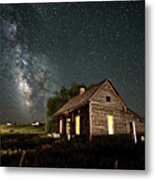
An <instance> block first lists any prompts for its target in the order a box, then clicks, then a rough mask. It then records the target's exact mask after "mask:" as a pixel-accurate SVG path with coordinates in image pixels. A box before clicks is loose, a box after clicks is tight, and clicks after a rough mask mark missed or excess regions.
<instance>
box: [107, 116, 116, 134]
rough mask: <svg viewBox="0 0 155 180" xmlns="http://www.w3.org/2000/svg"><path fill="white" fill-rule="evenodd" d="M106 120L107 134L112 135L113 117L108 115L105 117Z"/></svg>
mask: <svg viewBox="0 0 155 180" xmlns="http://www.w3.org/2000/svg"><path fill="white" fill-rule="evenodd" d="M107 120H108V134H109V135H113V134H114V120H113V116H111V115H108V116H107Z"/></svg>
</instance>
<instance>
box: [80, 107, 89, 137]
mask: <svg viewBox="0 0 155 180" xmlns="http://www.w3.org/2000/svg"><path fill="white" fill-rule="evenodd" d="M80 123H81V124H80V125H81V126H80V128H81V135H82V136H89V105H86V106H84V107H82V108H81V109H80Z"/></svg>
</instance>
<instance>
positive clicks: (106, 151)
mask: <svg viewBox="0 0 155 180" xmlns="http://www.w3.org/2000/svg"><path fill="white" fill-rule="evenodd" d="M1 140H2V150H3V151H5V150H6V151H7V152H6V153H5V154H4V153H3V154H2V156H1V165H2V166H12V167H15V166H17V167H18V166H23V167H55V168H95V169H96V168H97V169H98V168H99V169H114V168H116V169H139V170H143V169H145V148H144V145H145V144H144V143H139V144H136V145H134V144H132V143H127V142H126V143H122V144H113V143H112V142H111V141H109V142H106V143H105V142H102V141H101V142H99V141H98V142H96V141H95V142H91V143H90V142H85V143H82V142H80V141H79V142H77V141H71V142H68V141H66V140H62V139H61V140H52V139H51V138H48V137H42V136H40V135H34V134H33V135H32V134H31V135H11V134H10V135H2V138H1ZM9 152H13V153H9ZM24 152H25V153H24ZM22 157H23V160H22ZM20 162H22V163H20ZM116 162H117V163H116Z"/></svg>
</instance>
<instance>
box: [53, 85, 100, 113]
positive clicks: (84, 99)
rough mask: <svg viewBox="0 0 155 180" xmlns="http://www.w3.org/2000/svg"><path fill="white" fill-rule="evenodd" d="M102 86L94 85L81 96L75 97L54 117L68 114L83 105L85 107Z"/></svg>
mask: <svg viewBox="0 0 155 180" xmlns="http://www.w3.org/2000/svg"><path fill="white" fill-rule="evenodd" d="M101 85H102V83H100V84H98V85H95V86H94V87H92V88H91V89H89V90H87V91H86V92H84V93H83V94H81V95H78V96H75V97H73V98H72V99H70V100H69V101H68V102H67V103H65V104H64V105H63V106H62V107H61V108H60V109H59V110H58V111H57V112H56V113H55V115H56V116H58V115H60V114H63V113H65V112H70V111H72V110H74V109H77V108H79V107H81V106H83V105H86V104H87V103H88V102H89V99H90V98H91V97H92V95H93V94H94V93H95V92H96V91H97V89H98V88H99V87H100V86H101Z"/></svg>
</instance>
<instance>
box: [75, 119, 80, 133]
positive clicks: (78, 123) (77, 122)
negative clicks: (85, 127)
mask: <svg viewBox="0 0 155 180" xmlns="http://www.w3.org/2000/svg"><path fill="white" fill-rule="evenodd" d="M75 134H76V135H80V116H76V117H75Z"/></svg>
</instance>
